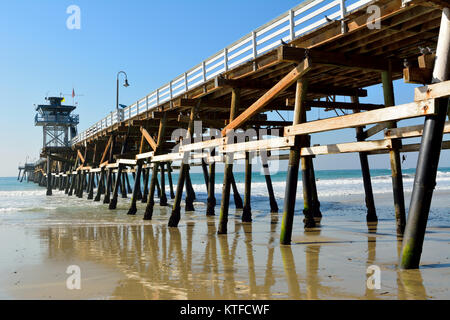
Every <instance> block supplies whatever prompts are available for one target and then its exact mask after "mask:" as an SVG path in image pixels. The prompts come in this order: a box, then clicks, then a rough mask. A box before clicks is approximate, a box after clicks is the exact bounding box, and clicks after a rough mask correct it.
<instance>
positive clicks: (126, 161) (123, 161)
mask: <svg viewBox="0 0 450 320" xmlns="http://www.w3.org/2000/svg"><path fill="white" fill-rule="evenodd" d="M136 162H137V161H136V160H133V159H119V160H118V161H117V163H120V164H125V165H133V166H134V165H136Z"/></svg>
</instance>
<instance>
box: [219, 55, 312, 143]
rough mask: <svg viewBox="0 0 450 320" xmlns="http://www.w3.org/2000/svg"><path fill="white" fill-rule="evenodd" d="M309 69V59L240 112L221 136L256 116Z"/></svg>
mask: <svg viewBox="0 0 450 320" xmlns="http://www.w3.org/2000/svg"><path fill="white" fill-rule="evenodd" d="M310 69H311V62H310V61H309V59H304V60H303V61H302V62H300V63H299V64H298V66H296V67H295V68H294V69H293V70H292V71H291V72H289V73H288V74H287V75H286V76H285V77H284V78H283V79H281V80H280V81H279V82H278V83H277V84H276V85H275V86H274V87H272V88H271V89H269V91H267V92H266V93H265V94H264V95H263V96H262V97H261V98H259V99H258V100H257V101H256V102H255V103H253V104H252V105H251V106H250V107H248V108H247V109H246V110H245V111H244V112H242V113H241V114H240V115H239V116H238V117H237V118H235V119H234V120H232V121H231V122H230V124H228V125H227V126H226V127H225V128H224V129H223V130H222V135H223V136H225V135H226V133H227V132H228V131H229V130H234V129H237V128H239V127H240V126H242V124H244V123H245V122H246V121H247V120H249V119H250V118H251V117H252V116H253V115H255V114H257V113H258V112H259V111H260V110H261V109H263V108H264V107H265V106H266V105H267V104H269V103H270V102H271V101H272V100H273V99H275V98H276V97H277V96H278V95H279V94H281V93H282V92H283V91H284V90H285V89H286V88H288V87H289V86H291V85H292V84H294V83H295V82H296V81H297V80H298V79H299V78H301V77H302V76H303V75H305V74H306V73H307V72H308V71H309V70H310ZM230 120H231V119H230Z"/></svg>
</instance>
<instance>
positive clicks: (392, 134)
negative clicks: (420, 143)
mask: <svg viewBox="0 0 450 320" xmlns="http://www.w3.org/2000/svg"><path fill="white" fill-rule="evenodd" d="M422 133H423V124H419V125H416V126H409V127H403V128H392V129H388V130H386V131H385V132H384V136H385V137H386V138H389V139H396V138H415V137H421V136H422ZM444 133H450V121H447V122H445V125H444Z"/></svg>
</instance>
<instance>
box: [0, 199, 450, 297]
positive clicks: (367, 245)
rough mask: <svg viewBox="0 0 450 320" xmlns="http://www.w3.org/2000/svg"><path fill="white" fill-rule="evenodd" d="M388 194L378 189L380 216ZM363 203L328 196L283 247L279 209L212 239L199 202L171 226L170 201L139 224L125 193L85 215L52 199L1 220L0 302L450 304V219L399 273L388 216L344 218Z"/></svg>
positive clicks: (433, 229) (233, 223) (211, 223)
mask: <svg viewBox="0 0 450 320" xmlns="http://www.w3.org/2000/svg"><path fill="white" fill-rule="evenodd" d="M407 196H409V194H407ZM391 197H392V195H389V194H381V195H377V198H376V202H377V206H378V208H380V209H379V211H383V210H384V209H383V208H384V206H387V207H388V206H389V205H391V203H392V199H391ZM55 198H56V199H55ZM360 198H361V197H346V198H345V199H341V200H340V201H336V199H333V202H332V203H333V204H334V206H330V205H327V206H325V207H326V208H330V209H324V210H322V213H323V219H322V221H321V224H320V226H319V227H318V228H316V229H314V230H313V231H310V232H304V230H303V225H302V217H301V216H300V215H297V216H296V217H295V226H296V228H295V230H294V233H293V241H294V243H293V244H292V245H291V246H280V244H279V228H280V224H281V216H282V214H281V213H279V214H270V213H268V212H265V211H264V210H258V209H254V210H253V217H254V221H253V222H252V223H245V224H243V223H242V222H241V221H240V214H241V212H240V211H236V212H235V213H234V215H232V216H231V217H230V221H229V233H228V235H220V236H218V235H217V234H216V231H217V230H216V226H217V221H218V216H215V217H206V216H205V205H204V203H202V202H196V203H195V207H196V211H195V212H190V213H187V214H184V213H183V215H182V220H181V222H180V226H179V228H178V229H176V228H168V227H167V219H168V214H169V213H170V207H165V208H160V207H159V206H157V207H156V208H157V210H156V211H155V214H154V220H153V221H143V220H142V215H141V214H142V212H143V209H144V204H139V205H140V206H139V209H140V212H141V214H139V213H138V215H137V216H134V217H132V216H127V215H126V208H127V205H128V201H129V200H128V201H122V202H119V208H118V210H117V211H114V212H112V211H109V210H108V209H107V208H105V207H104V206H102V205H97V206H96V205H94V204H93V203H91V207H90V209H89V210H86V208H84V209H83V208H77V207H75V206H76V204H77V202H81V201H86V200H83V199H74V198H70V199H67V196H65V195H64V194H55V195H54V196H53V199H52V201H56V202H57V201H59V200H60V201H61V207H58V208H56V209H55V210H52V211H48V212H47V213H42V212H39V213H37V212H23V211H22V212H15V213H11V214H8V215H3V216H2V221H1V224H0V241H1V243H2V246H1V247H0V257H1V259H0V272H1V275H2V276H1V277H0V288H1V289H0V298H3V299H239V300H243V299H449V298H450V291H449V287H450V253H449V251H448V245H449V244H450V225H448V224H447V225H445V224H442V223H439V220H437V221H435V222H432V223H430V224H429V228H428V232H427V235H426V239H425V244H424V251H423V255H422V262H421V268H420V269H419V270H408V271H401V270H399V269H398V268H397V261H398V254H399V250H400V242H399V241H398V239H397V236H396V232H395V225H394V224H395V223H394V219H393V218H382V217H380V221H379V222H378V224H370V225H367V223H366V222H365V219H364V213H363V212H361V213H360V214H358V215H357V216H355V217H351V218H349V215H346V214H342V215H340V214H339V212H342V211H345V210H346V209H345V208H346V206H352V205H354V203H359V205H361V199H360ZM446 199H448V193H447V192H440V193H439V192H437V193H436V197H435V200H434V202H433V208H434V209H436V208H438V209H439V208H441V209H444V210H445V208H446ZM407 200H408V199H407ZM329 201H331V199H326V198H323V199H322V203H324V204H327V203H328V202H329ZM64 202H66V203H67V205H69V207H67V206H63V205H62V203H64ZM71 205H72V207H70V206H71ZM339 206H340V207H339ZM263 207H264V206H263ZM333 208H334V209H333ZM232 212H234V210H233V211H232ZM432 212H433V211H432ZM70 265H77V266H79V267H80V270H81V289H80V290H69V289H67V286H66V280H67V278H68V277H69V274H67V273H66V270H67V267H68V266H70ZM371 265H376V266H379V268H380V270H381V288H380V289H373V290H371V289H368V287H367V285H366V281H367V277H368V276H369V275H367V274H366V271H367V267H368V266H371Z"/></svg>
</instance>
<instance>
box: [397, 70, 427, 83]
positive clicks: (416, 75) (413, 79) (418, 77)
mask: <svg viewBox="0 0 450 320" xmlns="http://www.w3.org/2000/svg"><path fill="white" fill-rule="evenodd" d="M432 74H433V69H424V68H417V67H407V68H405V69H403V78H404V79H405V83H419V84H426V83H430V82H431V78H432Z"/></svg>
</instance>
